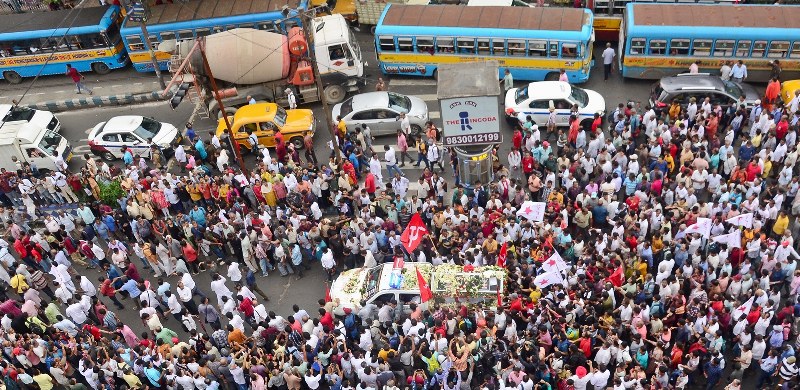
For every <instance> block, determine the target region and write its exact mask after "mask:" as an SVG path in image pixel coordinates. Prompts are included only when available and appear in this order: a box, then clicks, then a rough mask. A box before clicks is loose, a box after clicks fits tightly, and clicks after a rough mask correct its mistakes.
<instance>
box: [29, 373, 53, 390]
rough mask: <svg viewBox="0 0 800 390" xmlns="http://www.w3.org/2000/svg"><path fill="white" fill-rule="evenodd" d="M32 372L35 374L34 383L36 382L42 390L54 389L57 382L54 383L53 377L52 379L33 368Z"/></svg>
mask: <svg viewBox="0 0 800 390" xmlns="http://www.w3.org/2000/svg"><path fill="white" fill-rule="evenodd" d="M32 370H33V374H34V375H33V381H34V382H36V384H37V385H39V388H40V389H41V390H51V389H52V388H53V387H55V382H53V377H51V376H50V375H49V374H45V373H43V372H41V371H39V369H38V368H33V369H32Z"/></svg>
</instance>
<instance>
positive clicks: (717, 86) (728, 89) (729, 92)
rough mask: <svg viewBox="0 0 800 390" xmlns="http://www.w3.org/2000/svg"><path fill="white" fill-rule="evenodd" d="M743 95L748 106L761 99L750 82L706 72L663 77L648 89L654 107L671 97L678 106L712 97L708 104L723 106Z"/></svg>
mask: <svg viewBox="0 0 800 390" xmlns="http://www.w3.org/2000/svg"><path fill="white" fill-rule="evenodd" d="M741 96H744V104H745V107H746V108H747V109H750V108H751V107H753V105H755V102H756V100H758V99H760V98H761V95H760V94H759V93H758V91H757V90H756V89H755V87H753V86H752V85H750V84H745V83H735V82H733V81H726V80H723V79H721V78H720V77H719V76H714V75H711V74H708V73H684V74H679V75H677V76H668V77H664V78H662V79H661V80H659V81H658V82H656V83H655V84H653V88H652V89H651V91H650V106H652V107H653V108H654V109H656V110H663V109H666V108H668V107H669V105H670V104H671V103H672V101H673V100H677V101H678V102H679V103H680V104H681V105H683V106H685V105H687V104H689V100H690V99H691V98H695V100H696V101H697V104H698V105H699V104H700V103H701V102H702V101H703V100H704V99H705V98H706V97H709V98H711V104H717V103H719V104H721V105H723V106H727V105H731V104H734V103H736V102H737V101H738V100H739V98H740V97H741Z"/></svg>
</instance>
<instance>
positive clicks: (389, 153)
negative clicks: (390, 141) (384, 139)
mask: <svg viewBox="0 0 800 390" xmlns="http://www.w3.org/2000/svg"><path fill="white" fill-rule="evenodd" d="M383 150H384V151H386V154H385V155H384V158H383V161H386V174H387V175H388V176H392V171H394V172H395V173H397V174H399V175H400V176H405V174H404V173H403V171H401V170H400V168H399V167H398V166H397V152H395V150H394V148H393V147H391V146H389V145H383Z"/></svg>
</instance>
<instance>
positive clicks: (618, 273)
mask: <svg viewBox="0 0 800 390" xmlns="http://www.w3.org/2000/svg"><path fill="white" fill-rule="evenodd" d="M624 279H625V276H624V275H623V271H622V266H619V267H617V269H615V270H614V273H612V274H611V276H609V277H608V278H606V280H608V281H609V282H611V284H613V285H614V286H615V287H621V286H622V282H623V281H624Z"/></svg>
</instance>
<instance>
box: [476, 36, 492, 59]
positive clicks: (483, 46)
mask: <svg viewBox="0 0 800 390" xmlns="http://www.w3.org/2000/svg"><path fill="white" fill-rule="evenodd" d="M478 54H480V55H484V56H488V55H489V54H490V53H489V40H488V39H486V38H478Z"/></svg>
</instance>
